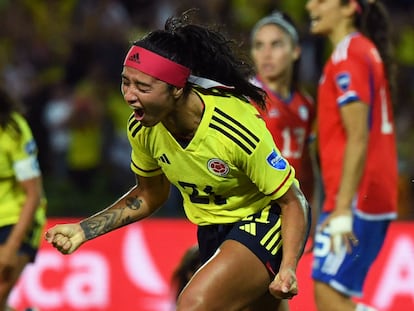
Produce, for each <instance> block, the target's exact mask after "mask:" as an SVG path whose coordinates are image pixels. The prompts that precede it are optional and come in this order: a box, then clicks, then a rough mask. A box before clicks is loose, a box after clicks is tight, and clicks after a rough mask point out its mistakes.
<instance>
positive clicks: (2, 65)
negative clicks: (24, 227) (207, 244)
mask: <svg viewBox="0 0 414 311" xmlns="http://www.w3.org/2000/svg"><path fill="white" fill-rule="evenodd" d="M383 2H384V3H385V5H386V6H387V7H388V9H389V13H390V15H391V20H392V26H393V29H392V37H393V39H394V44H395V60H396V63H397V65H398V80H397V88H398V93H397V97H396V98H395V101H394V106H395V119H396V125H397V129H396V130H397V139H398V153H399V171H400V184H399V189H400V198H399V209H400V216H399V217H400V219H414V122H413V121H414V23H413V20H414V1H413V0H385V1H383ZM305 3H306V0H255V1H251V0H208V1H205V0H60V1H59V0H58V1H57V0H17V1H16V0H14V1H13V0H0V21H1V22H0V23H1V27H0V79H1V80H0V82H1V83H3V84H4V85H6V87H7V89H9V90H10V91H11V92H12V95H13V96H15V97H16V98H18V99H19V100H21V101H22V102H23V104H24V107H25V108H26V113H27V117H28V121H29V123H30V125H31V127H32V130H33V134H34V136H35V139H36V141H37V143H38V147H39V150H40V151H39V160H40V165H41V168H42V171H43V175H44V183H45V190H46V195H47V197H48V200H49V209H48V215H49V216H63V217H65V216H86V215H90V214H91V213H94V212H96V211H98V210H100V209H101V208H102V207H103V206H106V205H108V204H109V203H111V202H112V201H113V200H115V199H116V198H117V197H118V196H120V195H121V194H123V193H124V192H125V191H126V190H127V189H128V188H129V187H130V186H132V185H133V184H134V183H135V181H134V177H133V175H132V172H131V171H130V169H129V164H130V147H129V144H128V141H127V137H126V120H127V118H128V116H129V115H130V113H131V110H130V109H129V108H128V106H127V105H125V103H124V102H123V99H122V96H121V94H120V89H119V86H120V73H121V70H122V62H123V58H124V55H125V53H126V51H127V49H128V48H129V46H130V43H131V42H132V41H133V40H135V39H138V38H140V37H141V36H142V35H144V34H145V33H146V32H147V31H148V30H153V29H155V28H162V27H163V26H164V22H165V20H166V18H168V17H169V16H171V15H174V14H177V13H180V12H182V11H184V10H186V9H189V8H199V13H198V14H197V16H198V18H200V21H201V22H205V23H209V24H215V25H217V26H218V27H221V28H222V29H223V31H225V32H227V33H228V35H229V36H230V37H232V38H233V39H235V40H237V41H238V42H240V47H241V50H242V51H243V50H244V51H245V52H246V54H248V49H249V32H250V29H251V27H252V26H253V25H254V23H255V22H256V21H257V20H259V19H260V18H261V17H263V16H265V15H266V14H269V13H270V12H271V11H273V10H274V9H278V10H283V11H285V12H287V13H288V14H290V15H291V16H292V17H293V18H294V20H295V21H296V23H297V24H298V26H299V29H300V31H301V35H302V47H303V54H302V62H301V80H302V83H303V85H304V86H305V87H306V88H307V89H308V91H309V92H310V93H311V94H312V95H313V96H315V89H316V86H317V82H318V78H319V75H320V71H321V68H322V64H323V63H324V60H325V57H326V55H327V50H328V49H329V47H328V46H327V44H326V42H325V41H323V40H322V39H320V38H316V37H311V36H310V35H309V34H308V23H309V20H308V16H307V14H306V11H305ZM378 152H387V151H386V150H379V151H378ZM155 216H159V217H162V216H168V217H182V216H183V211H182V208H181V201H180V197H179V195H178V194H177V193H176V191H175V190H174V189H173V191H172V195H171V199H170V201H169V202H167V204H166V206H165V207H164V208H163V209H161V210H160V211H159V212H158V213H157V214H156V215H155Z"/></svg>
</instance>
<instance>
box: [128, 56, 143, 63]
mask: <svg viewBox="0 0 414 311" xmlns="http://www.w3.org/2000/svg"><path fill="white" fill-rule="evenodd" d="M128 60H129V61H131V62H135V63H138V64H140V63H141V61H140V60H139V53H135V54H133V55H131V56H130V57H128Z"/></svg>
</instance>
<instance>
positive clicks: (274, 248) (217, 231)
mask: <svg viewBox="0 0 414 311" xmlns="http://www.w3.org/2000/svg"><path fill="white" fill-rule="evenodd" d="M309 217H310V213H309ZM309 224H310V222H309ZM281 226H282V221H281V218H280V207H279V206H278V205H277V204H275V205H272V206H268V207H266V208H265V209H263V210H262V211H260V212H259V213H256V214H253V215H251V216H248V217H246V218H244V219H242V220H240V221H238V222H236V223H233V224H224V225H208V226H199V227H198V231H197V238H198V244H199V249H200V257H201V262H202V263H205V262H206V261H207V260H208V259H209V258H210V257H211V256H213V255H214V254H215V252H216V250H217V249H218V248H219V247H220V245H221V244H222V243H223V242H224V241H225V240H235V241H238V242H240V243H241V244H243V245H245V246H246V247H247V248H248V249H250V250H251V251H252V253H254V254H255V255H256V256H257V257H258V258H259V259H260V260H261V261H262V262H263V264H264V265H265V266H266V268H267V269H268V271H269V273H270V274H271V275H275V273H277V272H278V271H279V267H280V263H281V261H282V256H283V250H282V244H283V240H282V236H281V228H282V227H281ZM308 232H309V230H308Z"/></svg>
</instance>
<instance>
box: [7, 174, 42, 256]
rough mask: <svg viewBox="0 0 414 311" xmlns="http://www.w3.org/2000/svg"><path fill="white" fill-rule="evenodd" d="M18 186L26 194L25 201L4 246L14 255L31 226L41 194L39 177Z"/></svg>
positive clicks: (22, 182) (21, 182)
mask: <svg viewBox="0 0 414 311" xmlns="http://www.w3.org/2000/svg"><path fill="white" fill-rule="evenodd" d="M19 184H20V186H21V187H22V188H23V190H24V192H25V194H26V199H25V201H24V203H23V206H22V209H21V212H20V217H19V221H18V222H17V223H16V224H15V225H14V226H13V229H12V231H11V233H10V235H9V237H8V239H7V241H6V243H5V246H6V247H9V248H10V250H12V251H13V252H14V253H16V252H17V250H18V249H19V248H20V245H21V244H22V242H23V240H24V238H25V236H26V233H27V230H29V228H30V226H31V225H32V222H33V218H34V215H35V212H36V209H37V207H38V206H39V204H40V200H41V198H42V193H43V188H42V180H41V177H35V178H31V179H28V180H24V181H20V182H19Z"/></svg>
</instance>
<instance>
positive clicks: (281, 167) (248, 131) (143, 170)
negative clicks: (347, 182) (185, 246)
mask: <svg viewBox="0 0 414 311" xmlns="http://www.w3.org/2000/svg"><path fill="white" fill-rule="evenodd" d="M194 90H195V91H196V92H197V93H198V94H199V96H200V97H201V99H202V100H203V102H204V105H205V110H204V114H203V116H202V120H201V122H200V124H199V127H198V129H197V131H196V133H195V135H194V137H193V138H192V140H191V141H190V143H189V144H188V145H187V146H186V147H185V148H183V147H182V146H181V145H180V144H179V143H178V142H177V140H176V139H175V138H174V137H173V136H172V135H171V133H170V132H169V131H168V130H167V129H166V128H165V127H164V125H163V124H162V123H158V124H157V125H155V126H153V127H144V126H142V124H141V123H140V122H139V121H137V120H136V119H135V118H134V116H131V117H130V118H129V121H128V138H129V141H130V144H131V147H132V155H131V169H132V171H133V172H134V173H135V174H137V175H140V176H147V177H149V176H156V175H158V174H165V175H166V177H167V178H168V179H169V180H170V182H171V183H172V184H174V185H175V186H176V187H177V188H178V189H179V190H180V192H181V194H182V196H183V203H184V210H185V213H186V215H187V217H188V218H189V220H190V221H191V222H193V223H195V224H197V225H209V224H225V223H233V222H236V221H238V220H240V219H243V218H244V217H247V216H249V215H252V214H254V213H256V212H258V211H261V210H262V209H263V208H265V207H266V206H268V205H269V204H270V203H271V201H273V200H275V199H277V198H279V197H281V196H282V195H283V194H284V193H286V191H287V190H288V188H289V187H290V186H291V184H292V183H294V182H295V183H297V180H296V179H295V171H294V169H293V167H291V166H290V165H289V163H288V162H287V161H286V159H284V158H283V157H282V156H281V153H280V151H279V150H278V148H277V147H276V145H275V143H274V141H273V138H272V135H271V134H270V133H269V131H268V130H267V128H266V124H265V123H264V121H263V120H262V119H261V118H260V117H259V113H258V111H257V110H256V108H255V107H254V106H253V105H252V104H251V103H250V102H248V101H247V100H243V99H240V98H237V97H235V96H232V95H230V94H228V95H226V94H224V95H223V94H220V93H217V92H214V90H213V91H211V90H204V89H203V90H202V89H194Z"/></svg>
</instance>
